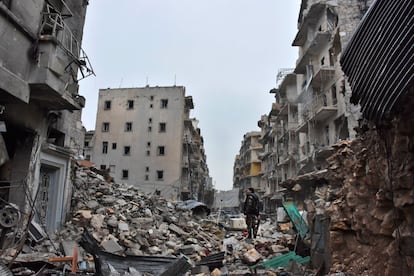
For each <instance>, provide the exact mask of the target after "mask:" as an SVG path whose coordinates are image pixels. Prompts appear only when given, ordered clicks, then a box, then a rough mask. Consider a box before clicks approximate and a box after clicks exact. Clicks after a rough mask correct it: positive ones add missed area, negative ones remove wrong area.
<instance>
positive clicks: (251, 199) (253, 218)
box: [243, 187, 260, 239]
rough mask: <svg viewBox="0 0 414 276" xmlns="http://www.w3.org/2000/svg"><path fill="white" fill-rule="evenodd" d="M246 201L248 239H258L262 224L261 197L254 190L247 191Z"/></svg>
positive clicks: (244, 207) (244, 211) (245, 212)
mask: <svg viewBox="0 0 414 276" xmlns="http://www.w3.org/2000/svg"><path fill="white" fill-rule="evenodd" d="M245 193H246V199H245V201H244V205H243V213H244V215H245V216H246V224H247V232H248V236H247V239H252V238H256V236H257V231H258V229H259V224H260V214H259V209H260V208H259V197H258V195H257V194H255V193H254V188H251V187H250V188H247V189H246V190H245Z"/></svg>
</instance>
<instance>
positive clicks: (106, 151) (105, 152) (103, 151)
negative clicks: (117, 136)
mask: <svg viewBox="0 0 414 276" xmlns="http://www.w3.org/2000/svg"><path fill="white" fill-rule="evenodd" d="M102 153H103V154H107V153H108V142H102Z"/></svg>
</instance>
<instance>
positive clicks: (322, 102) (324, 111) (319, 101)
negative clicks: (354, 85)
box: [309, 96, 338, 121]
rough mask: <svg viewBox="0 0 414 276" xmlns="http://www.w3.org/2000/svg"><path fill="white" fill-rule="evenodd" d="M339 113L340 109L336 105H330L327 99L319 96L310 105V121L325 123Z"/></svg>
mask: <svg viewBox="0 0 414 276" xmlns="http://www.w3.org/2000/svg"><path fill="white" fill-rule="evenodd" d="M337 111H338V108H337V106H336V105H328V103H327V102H326V98H325V97H323V96H317V97H315V98H314V99H313V100H312V102H311V103H310V107H309V113H310V114H309V119H310V120H313V121H325V120H326V119H327V118H329V117H331V116H333V115H335V114H336V113H337Z"/></svg>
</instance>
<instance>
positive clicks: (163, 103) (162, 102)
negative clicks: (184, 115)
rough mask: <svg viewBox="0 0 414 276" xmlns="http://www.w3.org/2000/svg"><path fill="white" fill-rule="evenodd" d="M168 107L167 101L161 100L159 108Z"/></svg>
mask: <svg viewBox="0 0 414 276" xmlns="http://www.w3.org/2000/svg"><path fill="white" fill-rule="evenodd" d="M167 107H168V99H161V108H167Z"/></svg>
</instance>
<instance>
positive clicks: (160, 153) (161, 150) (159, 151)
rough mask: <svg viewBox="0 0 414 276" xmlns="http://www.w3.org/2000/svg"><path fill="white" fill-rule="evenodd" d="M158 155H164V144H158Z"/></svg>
mask: <svg viewBox="0 0 414 276" xmlns="http://www.w3.org/2000/svg"><path fill="white" fill-rule="evenodd" d="M158 155H161V156H162V155H165V147H164V146H159V147H158Z"/></svg>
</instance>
